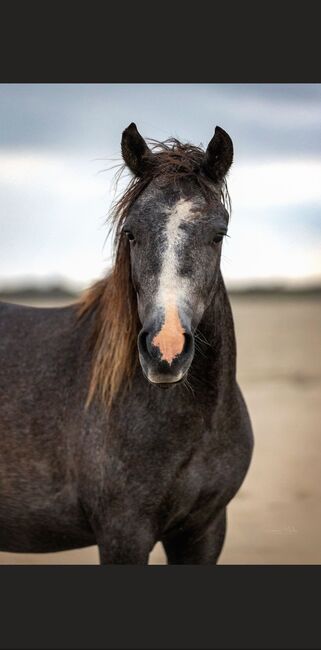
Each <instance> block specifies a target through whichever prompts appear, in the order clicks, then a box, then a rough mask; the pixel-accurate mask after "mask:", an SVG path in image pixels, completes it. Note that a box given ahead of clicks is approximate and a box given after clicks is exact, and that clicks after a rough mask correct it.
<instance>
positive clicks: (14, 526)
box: [0, 123, 253, 565]
mask: <svg viewBox="0 0 321 650" xmlns="http://www.w3.org/2000/svg"><path fill="white" fill-rule="evenodd" d="M121 151H122V158H123V165H122V169H127V171H128V170H129V172H130V176H131V179H130V182H129V184H128V186H127V189H126V190H125V191H124V192H123V193H122V196H121V198H120V199H118V200H115V202H114V207H113V209H112V211H111V215H110V219H111V227H112V228H113V229H114V231H113V232H114V260H113V265H112V268H111V270H109V271H108V272H107V273H106V275H105V277H103V279H100V280H98V281H97V282H95V283H94V284H93V285H92V286H91V287H89V289H87V290H86V291H84V292H83V293H82V294H81V296H80V298H79V299H77V300H75V301H74V302H73V303H72V304H69V305H67V306H62V307H49V308H41V307H29V306H24V305H15V304H8V303H1V306H0V360H1V363H0V550H2V551H9V552H17V553H19V552H28V553H44V552H57V551H63V550H70V549H75V548H82V547H86V546H91V545H97V546H98V550H99V562H100V564H136V565H139V564H148V559H149V554H150V552H151V551H152V549H153V547H154V545H155V544H156V543H157V542H161V543H162V544H163V547H164V550H165V553H166V556H167V562H168V564H216V563H217V561H218V558H219V556H220V553H221V550H222V547H223V543H224V539H225V534H226V510H227V505H228V504H229V502H230V501H231V499H232V498H233V497H234V496H235V494H236V493H237V491H238V490H239V488H240V486H241V484H242V482H243V480H244V478H245V475H246V473H247V471H248V468H249V465H250V461H251V456H252V450H253V433H252V427H251V422H250V417H249V414H248V410H247V407H246V404H245V401H244V398H243V396H242V393H241V391H240V388H239V386H238V383H237V381H236V342H235V333H234V325H233V317H232V312H231V307H230V303H229V298H228V294H227V291H226V288H225V285H224V281H223V278H222V274H221V271H220V259H221V250H222V241H223V239H224V237H225V236H226V234H227V229H228V223H229V216H230V203H229V195H228V190H227V182H226V175H227V172H228V170H229V168H230V166H231V164H232V160H233V143H232V140H231V138H230V136H229V135H228V134H227V133H226V132H225V131H224V130H223V129H222V128H220V127H216V128H215V132H214V135H213V137H212V139H211V140H210V142H209V144H208V146H207V148H206V150H205V148H203V147H202V146H199V147H198V146H194V145H192V144H189V143H182V142H180V141H179V140H177V139H174V138H171V139H168V140H165V141H164V142H157V141H153V140H147V141H146V140H145V139H144V138H143V137H142V136H141V135H140V133H139V132H138V130H137V127H136V125H135V124H134V123H131V124H130V125H129V126H128V127H127V128H126V129H125V130H124V131H123V133H122V140H121Z"/></svg>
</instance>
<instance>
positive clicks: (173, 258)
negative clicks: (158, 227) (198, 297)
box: [157, 199, 194, 307]
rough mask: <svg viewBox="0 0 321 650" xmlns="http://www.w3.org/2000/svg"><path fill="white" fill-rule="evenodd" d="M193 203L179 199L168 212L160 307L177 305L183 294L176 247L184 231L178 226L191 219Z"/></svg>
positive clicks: (160, 283)
mask: <svg viewBox="0 0 321 650" xmlns="http://www.w3.org/2000/svg"><path fill="white" fill-rule="evenodd" d="M193 206H194V203H193V201H186V200H184V199H179V201H177V203H176V205H175V206H174V208H173V209H172V210H169V211H168V212H169V216H168V221H167V224H166V249H165V252H164V257H163V262H162V268H161V273H160V278H159V287H158V293H157V302H158V304H159V305H161V306H163V307H164V306H165V305H166V304H169V303H170V304H173V303H174V304H175V305H177V304H178V303H179V302H180V298H182V297H183V294H184V288H185V287H184V280H183V278H182V277H179V275H178V273H177V255H176V246H177V244H178V243H179V242H180V241H181V240H182V239H183V237H184V231H183V230H181V229H180V225H181V224H182V223H183V222H184V221H189V220H191V218H193V214H192V208H193Z"/></svg>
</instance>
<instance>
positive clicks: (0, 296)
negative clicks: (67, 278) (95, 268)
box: [0, 285, 79, 301]
mask: <svg viewBox="0 0 321 650" xmlns="http://www.w3.org/2000/svg"><path fill="white" fill-rule="evenodd" d="M78 295H79V294H78V293H77V292H76V291H72V290H70V289H67V288H66V287H64V286H62V285H56V286H51V287H35V286H32V285H30V286H25V287H16V288H14V289H11V288H10V289H8V288H3V289H1V288H0V300H37V301H38V300H46V301H47V300H69V299H70V300H75V299H76V298H78Z"/></svg>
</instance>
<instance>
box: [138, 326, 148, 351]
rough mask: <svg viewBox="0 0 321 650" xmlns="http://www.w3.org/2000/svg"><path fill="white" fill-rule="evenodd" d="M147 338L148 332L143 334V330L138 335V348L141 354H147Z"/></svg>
mask: <svg viewBox="0 0 321 650" xmlns="http://www.w3.org/2000/svg"><path fill="white" fill-rule="evenodd" d="M147 336H148V332H145V331H144V330H143V331H142V332H141V333H140V335H139V346H140V349H141V351H142V352H148V350H147Z"/></svg>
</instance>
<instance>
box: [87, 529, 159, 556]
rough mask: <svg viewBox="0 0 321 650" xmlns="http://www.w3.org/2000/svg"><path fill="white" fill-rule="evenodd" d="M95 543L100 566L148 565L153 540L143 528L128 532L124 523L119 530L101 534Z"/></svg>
mask: <svg viewBox="0 0 321 650" xmlns="http://www.w3.org/2000/svg"><path fill="white" fill-rule="evenodd" d="M97 543H98V549H99V557H100V564H148V556H149V553H150V552H151V550H152V548H153V545H154V540H153V539H152V537H151V536H149V535H146V530H144V529H143V528H141V529H140V528H139V527H138V528H136V527H135V529H133V530H130V529H129V527H128V525H126V523H124V526H123V528H121V529H119V527H117V530H115V529H108V530H105V531H103V532H101V533H100V534H99V536H98V539H97Z"/></svg>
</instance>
